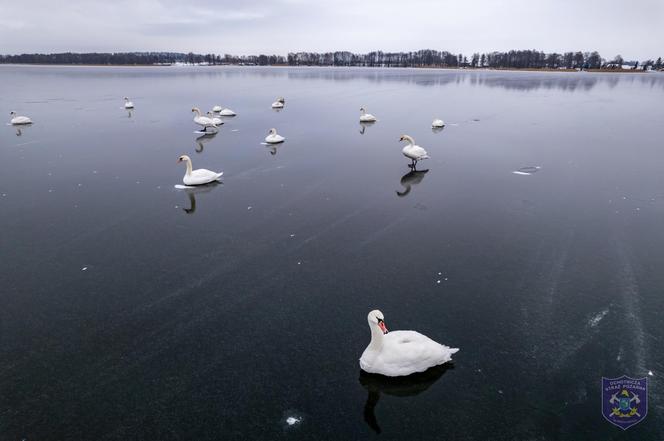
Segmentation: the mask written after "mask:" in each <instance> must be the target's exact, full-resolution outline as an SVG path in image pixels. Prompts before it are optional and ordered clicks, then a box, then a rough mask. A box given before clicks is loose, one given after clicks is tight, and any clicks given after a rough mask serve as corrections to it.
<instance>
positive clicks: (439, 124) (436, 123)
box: [431, 119, 445, 129]
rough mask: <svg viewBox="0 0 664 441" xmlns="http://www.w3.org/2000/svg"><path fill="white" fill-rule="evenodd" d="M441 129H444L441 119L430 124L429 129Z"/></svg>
mask: <svg viewBox="0 0 664 441" xmlns="http://www.w3.org/2000/svg"><path fill="white" fill-rule="evenodd" d="M442 127H445V121H443V120H442V119H434V120H433V122H432V123H431V128H434V129H437V128H442Z"/></svg>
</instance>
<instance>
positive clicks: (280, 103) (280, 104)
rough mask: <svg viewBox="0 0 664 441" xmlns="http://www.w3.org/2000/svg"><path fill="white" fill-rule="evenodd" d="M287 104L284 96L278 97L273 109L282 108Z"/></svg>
mask: <svg viewBox="0 0 664 441" xmlns="http://www.w3.org/2000/svg"><path fill="white" fill-rule="evenodd" d="M284 104H286V100H285V99H284V98H283V97H279V98H277V100H276V101H275V102H273V103H272V108H273V109H281V108H282V107H284Z"/></svg>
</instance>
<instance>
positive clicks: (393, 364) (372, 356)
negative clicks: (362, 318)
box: [360, 310, 459, 377]
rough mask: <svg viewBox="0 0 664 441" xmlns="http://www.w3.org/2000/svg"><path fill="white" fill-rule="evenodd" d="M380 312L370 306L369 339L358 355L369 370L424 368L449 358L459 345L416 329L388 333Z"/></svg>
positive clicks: (400, 372)
mask: <svg viewBox="0 0 664 441" xmlns="http://www.w3.org/2000/svg"><path fill="white" fill-rule="evenodd" d="M384 320H385V318H384V317H383V313H382V312H380V311H378V310H373V311H371V312H370V313H369V315H368V316H367V321H368V322H369V328H370V329H371V343H369V346H367V348H366V349H365V350H364V352H363V353H362V356H361V357H360V367H361V368H362V370H363V371H365V372H369V373H371V374H381V375H387V376H388V377H400V376H405V375H410V374H414V373H416V372H424V371H426V370H427V369H429V368H430V367H433V366H438V365H440V364H443V363H446V362H448V361H451V360H452V354H455V353H456V352H457V351H458V350H459V349H458V348H450V347H448V346H444V345H441V344H440V343H436V342H435V341H433V340H431V339H430V338H429V337H427V336H425V335H422V334H420V333H419V332H415V331H392V332H390V333H389V334H388V332H387V327H386V326H385V321H384Z"/></svg>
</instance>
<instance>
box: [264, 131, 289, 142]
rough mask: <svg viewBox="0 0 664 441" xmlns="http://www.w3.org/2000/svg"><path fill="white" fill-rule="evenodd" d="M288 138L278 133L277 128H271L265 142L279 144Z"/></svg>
mask: <svg viewBox="0 0 664 441" xmlns="http://www.w3.org/2000/svg"><path fill="white" fill-rule="evenodd" d="M285 139H286V138H284V137H283V136H281V135H279V134H278V133H277V129H270V131H269V132H268V134H267V136H266V137H265V142H267V143H268V144H278V143H280V142H284V140H285Z"/></svg>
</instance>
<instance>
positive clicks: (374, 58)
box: [288, 49, 664, 70]
mask: <svg viewBox="0 0 664 441" xmlns="http://www.w3.org/2000/svg"><path fill="white" fill-rule="evenodd" d="M623 63H624V61H623V59H622V57H621V56H620V55H617V56H616V57H615V58H614V59H613V60H610V61H607V60H605V59H604V58H602V57H601V56H600V54H599V53H598V52H596V51H594V52H565V53H563V54H559V53H555V52H553V53H549V54H546V53H544V52H542V51H537V50H518V51H517V50H512V51H508V52H489V53H482V54H480V53H474V54H472V55H471V56H470V58H468V56H466V55H464V54H453V53H451V52H447V51H436V50H431V49H424V50H419V51H415V52H382V51H376V52H369V53H367V54H354V53H352V52H325V53H317V52H298V53H289V54H288V64H289V65H291V66H368V67H373V66H381V67H457V68H493V69H602V68H618V67H621V66H622V64H623ZM648 66H649V67H651V68H653V69H662V68H663V67H664V65H663V64H662V59H661V57H660V58H658V59H657V61H652V60H648V61H647V62H644V63H643V64H642V66H641V67H642V68H643V69H644V70H645V69H647V68H648ZM634 68H638V62H636V63H635V67H634Z"/></svg>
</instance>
